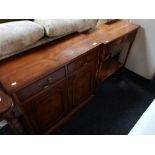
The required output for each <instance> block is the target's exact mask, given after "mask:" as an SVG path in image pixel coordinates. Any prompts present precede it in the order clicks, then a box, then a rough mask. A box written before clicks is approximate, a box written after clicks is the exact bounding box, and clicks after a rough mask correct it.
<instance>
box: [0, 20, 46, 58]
mask: <svg viewBox="0 0 155 155" xmlns="http://www.w3.org/2000/svg"><path fill="white" fill-rule="evenodd" d="M43 36H44V28H43V27H42V26H41V25H39V24H37V23H34V22H31V21H26V20H25V21H16V22H9V23H3V24H0V57H2V56H5V55H9V54H11V55H12V53H15V52H16V51H19V50H21V49H23V48H25V47H27V46H29V45H32V44H34V43H35V42H37V41H38V40H39V39H41V38H42V37H43Z"/></svg>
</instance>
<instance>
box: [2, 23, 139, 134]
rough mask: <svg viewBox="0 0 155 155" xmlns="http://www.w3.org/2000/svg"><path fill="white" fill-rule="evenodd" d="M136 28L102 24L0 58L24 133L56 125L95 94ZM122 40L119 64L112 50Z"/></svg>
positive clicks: (4, 83) (116, 66) (117, 66)
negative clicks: (25, 128)
mask: <svg viewBox="0 0 155 155" xmlns="http://www.w3.org/2000/svg"><path fill="white" fill-rule="evenodd" d="M138 28H139V26H138V25H135V24H131V23H128V22H126V21H117V22H115V23H112V24H104V25H102V26H100V27H99V28H98V29H96V30H94V31H87V32H83V33H75V34H72V35H70V36H66V37H64V38H61V39H58V40H56V41H53V42H51V43H47V44H45V45H42V46H40V47H37V48H34V49H32V50H30V51H27V52H26V53H22V54H19V55H17V56H14V57H12V58H9V59H6V60H3V61H1V62H0V75H1V76H0V83H1V85H2V87H3V89H5V91H6V92H7V93H8V94H9V95H10V96H11V97H12V99H13V100H14V103H15V105H16V106H17V107H18V109H19V110H18V111H19V113H20V115H22V116H23V118H24V120H25V121H26V125H27V126H28V131H29V134H49V133H52V132H53V131H55V130H57V129H58V128H60V127H61V126H62V125H63V124H64V123H66V122H67V121H68V120H69V119H70V118H71V117H72V116H74V114H75V113H76V112H78V111H79V110H80V109H81V108H82V107H83V106H84V105H85V104H86V103H88V101H90V100H91V99H92V98H93V97H94V94H95V88H96V87H97V85H98V84H99V83H100V82H102V81H103V80H105V79H106V78H107V77H109V76H110V75H111V74H113V73H115V72H116V71H118V69H120V68H121V67H122V66H123V65H124V64H125V62H126V60H127V57H128V54H129V51H130V48H131V46H132V43H133V41H134V38H135V35H136V32H137V30H138ZM127 44H128V48H127V51H126V58H125V61H124V63H122V64H121V63H119V62H118V61H117V60H115V59H113V57H112V54H113V53H114V52H115V51H117V50H121V49H122V48H123V47H124V46H125V45H127Z"/></svg>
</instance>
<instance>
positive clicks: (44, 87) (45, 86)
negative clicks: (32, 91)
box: [38, 83, 49, 89]
mask: <svg viewBox="0 0 155 155" xmlns="http://www.w3.org/2000/svg"><path fill="white" fill-rule="evenodd" d="M38 87H39V88H41V89H47V88H48V87H49V85H48V84H45V85H42V84H41V83H39V84H38Z"/></svg>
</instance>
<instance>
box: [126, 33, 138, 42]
mask: <svg viewBox="0 0 155 155" xmlns="http://www.w3.org/2000/svg"><path fill="white" fill-rule="evenodd" d="M135 35H136V31H133V32H130V33H129V34H127V35H126V36H125V37H124V42H132V41H133V40H134V38H135Z"/></svg>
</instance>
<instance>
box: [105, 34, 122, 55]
mask: <svg viewBox="0 0 155 155" xmlns="http://www.w3.org/2000/svg"><path fill="white" fill-rule="evenodd" d="M122 45H123V38H122V37H121V38H119V39H117V40H114V41H112V42H111V43H109V44H108V45H107V46H108V52H109V54H110V53H112V52H114V51H116V50H119V49H120V48H121V47H122Z"/></svg>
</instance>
